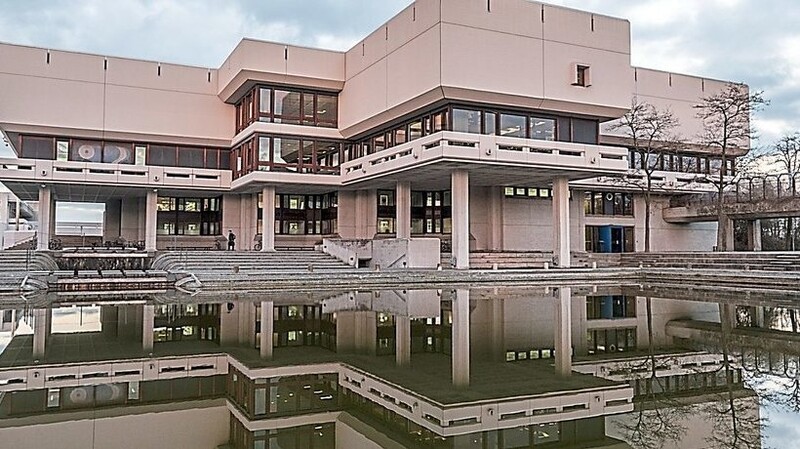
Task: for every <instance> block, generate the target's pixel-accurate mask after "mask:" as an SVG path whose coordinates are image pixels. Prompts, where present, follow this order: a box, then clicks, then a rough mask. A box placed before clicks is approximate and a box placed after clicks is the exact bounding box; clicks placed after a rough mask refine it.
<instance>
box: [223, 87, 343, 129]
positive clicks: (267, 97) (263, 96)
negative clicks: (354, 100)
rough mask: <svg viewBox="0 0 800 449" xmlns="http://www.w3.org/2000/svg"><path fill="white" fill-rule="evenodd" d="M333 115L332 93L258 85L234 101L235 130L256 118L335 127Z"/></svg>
mask: <svg viewBox="0 0 800 449" xmlns="http://www.w3.org/2000/svg"><path fill="white" fill-rule="evenodd" d="M256 105H257V107H256ZM337 117H338V99H337V96H336V95H335V94H325V93H317V92H309V91H305V90H296V89H291V88H272V87H268V86H258V87H256V88H254V89H253V90H252V91H250V92H248V93H246V94H245V95H244V96H243V97H242V99H241V100H240V101H239V103H237V104H236V131H237V132H241V131H242V130H244V129H245V128H246V127H247V126H248V125H250V124H251V123H253V122H254V121H256V120H258V121H262V122H274V123H289V124H294V125H306V126H321V127H328V128H335V127H336V125H337Z"/></svg>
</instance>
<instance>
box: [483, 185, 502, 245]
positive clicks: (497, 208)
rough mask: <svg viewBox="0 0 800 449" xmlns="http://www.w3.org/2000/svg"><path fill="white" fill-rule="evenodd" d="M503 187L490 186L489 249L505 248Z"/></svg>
mask: <svg viewBox="0 0 800 449" xmlns="http://www.w3.org/2000/svg"><path fill="white" fill-rule="evenodd" d="M501 189H502V188H501V187H489V188H488V192H487V194H488V198H489V220H488V221H489V232H488V233H489V242H488V245H487V247H488V248H487V249H489V250H491V251H502V250H503V192H502V190H501Z"/></svg>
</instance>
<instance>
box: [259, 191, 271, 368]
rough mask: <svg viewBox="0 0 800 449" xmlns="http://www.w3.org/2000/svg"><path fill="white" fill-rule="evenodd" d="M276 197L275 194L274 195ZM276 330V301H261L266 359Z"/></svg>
mask: <svg viewBox="0 0 800 449" xmlns="http://www.w3.org/2000/svg"><path fill="white" fill-rule="evenodd" d="M273 198H274V195H273ZM274 332H275V303H273V302H272V301H261V331H260V337H259V345H260V348H259V352H260V355H261V358H262V359H264V360H272V334H273V333H274Z"/></svg>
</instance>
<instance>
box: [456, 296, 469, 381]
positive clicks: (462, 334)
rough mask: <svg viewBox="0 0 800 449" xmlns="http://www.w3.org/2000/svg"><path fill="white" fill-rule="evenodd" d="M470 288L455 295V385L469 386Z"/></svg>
mask: <svg viewBox="0 0 800 449" xmlns="http://www.w3.org/2000/svg"><path fill="white" fill-rule="evenodd" d="M469 326H470V323H469V289H458V290H456V292H455V296H454V297H453V335H452V340H453V350H452V353H453V356H452V357H453V385H454V386H456V387H468V386H469V350H470V348H469Z"/></svg>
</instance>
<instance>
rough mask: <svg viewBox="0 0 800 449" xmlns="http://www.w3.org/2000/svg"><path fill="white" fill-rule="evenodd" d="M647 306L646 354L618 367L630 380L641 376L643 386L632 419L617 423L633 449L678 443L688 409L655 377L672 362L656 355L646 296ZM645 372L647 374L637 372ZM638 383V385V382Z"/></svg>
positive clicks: (681, 436) (636, 395) (683, 433)
mask: <svg viewBox="0 0 800 449" xmlns="http://www.w3.org/2000/svg"><path fill="white" fill-rule="evenodd" d="M646 306H647V348H648V353H647V357H646V358H645V359H644V360H637V361H633V362H630V363H628V364H626V365H624V366H623V367H621V369H622V370H623V371H625V374H624V375H625V376H626V377H628V379H629V380H634V379H640V381H643V382H642V383H641V384H643V385H644V386H643V388H641V389H640V391H636V392H635V393H634V394H635V396H634V407H635V408H634V410H635V411H634V413H635V416H636V418H635V419H634V420H632V421H628V420H618V422H617V425H618V426H619V428H620V429H621V430H622V431H623V432H624V434H625V440H626V441H627V442H628V443H629V444H630V445H631V446H632V447H634V448H642V449H650V448H660V447H663V446H664V445H665V444H667V443H672V444H679V443H680V440H681V438H683V436H684V435H685V434H686V425H685V424H684V422H685V421H686V418H687V416H688V414H689V412H690V410H689V408H688V407H687V406H685V405H683V404H681V403H680V402H679V401H677V400H675V399H673V398H671V397H670V395H669V394H668V393H667V391H668V388H667V385H666V384H665V383H666V381H665V379H664V378H660V377H658V376H657V372H658V369H659V368H661V367H666V366H668V365H670V364H671V362H672V360H670V359H668V358H662V357H659V358H656V353H655V344H654V342H653V309H652V299H651V298H650V297H647V298H646ZM642 372H647V373H648V374H647V377H642V376H641V374H640V373H642ZM641 384H640V385H641Z"/></svg>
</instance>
